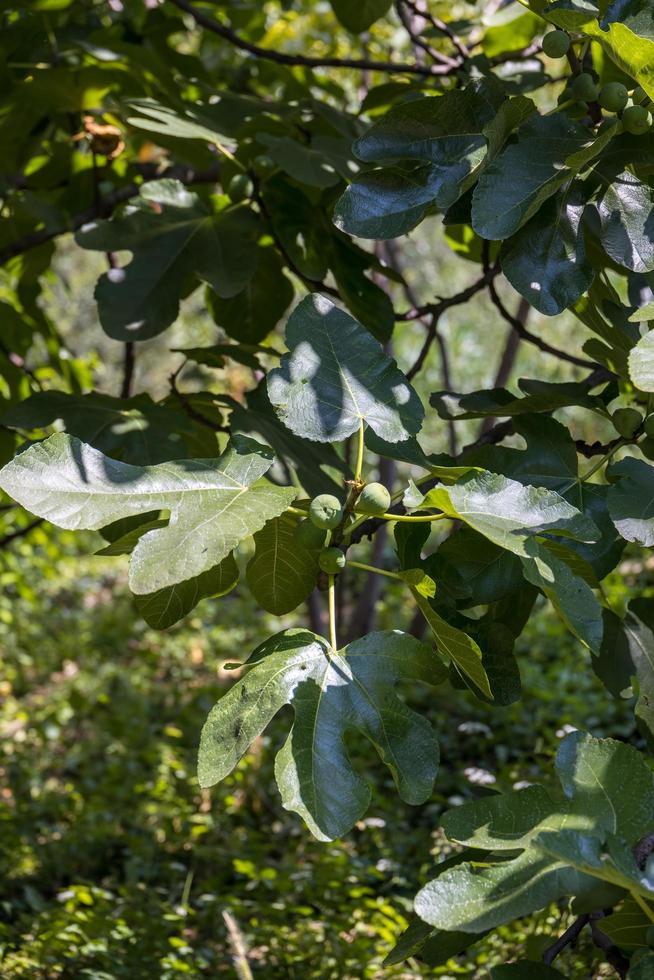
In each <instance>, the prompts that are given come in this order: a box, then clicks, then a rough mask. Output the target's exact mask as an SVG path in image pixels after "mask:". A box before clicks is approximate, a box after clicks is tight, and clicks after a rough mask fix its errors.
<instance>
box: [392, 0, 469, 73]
mask: <svg viewBox="0 0 654 980" xmlns="http://www.w3.org/2000/svg"><path fill="white" fill-rule="evenodd" d="M404 3H405V4H406V6H407V7H409V8H410V9H411V10H412V11H413V12H414V14H416V16H417V17H422V19H423V20H425V21H427V23H428V24H431V26H432V27H433V28H434V30H435V31H438V33H439V34H444V35H445V37H447V38H449V39H450V41H451V42H452V44H453V46H454V47H455V48H456V50H457V51H458V53H459V55H460V56H461V58H462V59H463V60H464V61H465V60H466V59H467V58H469V57H470V51H469V49H468V48H467V47H466V45H465V44H464V43H463V41H462V40H461V38H460V37H459V36H458V35H457V34H455V33H454V31H453V30H452V28H451V27H450V26H449V24H446V23H445V21H444V20H441V19H440V17H435V16H434V15H433V14H431V13H430V12H429V11H428V10H426V9H424V10H423V8H422V7H420V6H419V5H418V3H417V2H416V0H404Z"/></svg>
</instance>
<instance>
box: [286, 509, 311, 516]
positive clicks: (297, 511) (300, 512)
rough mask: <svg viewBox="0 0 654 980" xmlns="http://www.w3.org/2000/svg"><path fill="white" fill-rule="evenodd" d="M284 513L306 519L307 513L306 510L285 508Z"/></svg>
mask: <svg viewBox="0 0 654 980" xmlns="http://www.w3.org/2000/svg"><path fill="white" fill-rule="evenodd" d="M286 513H287V514H297V515H298V517H306V516H307V514H308V511H306V510H300V508H299V507H287V508H286Z"/></svg>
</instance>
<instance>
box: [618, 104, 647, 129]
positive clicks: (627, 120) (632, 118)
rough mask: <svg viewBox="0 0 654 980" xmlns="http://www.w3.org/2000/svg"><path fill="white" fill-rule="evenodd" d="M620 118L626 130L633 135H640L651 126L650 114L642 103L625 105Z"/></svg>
mask: <svg viewBox="0 0 654 980" xmlns="http://www.w3.org/2000/svg"><path fill="white" fill-rule="evenodd" d="M621 118H622V125H623V126H624V128H625V129H626V131H627V132H628V133H632V134H633V135H634V136H641V135H642V134H643V133H646V132H647V131H648V129H651V127H652V114H651V113H650V112H649V110H647V109H646V108H645V106H643V105H630V106H627V108H626V109H625V111H624V112H623V113H622V117H621Z"/></svg>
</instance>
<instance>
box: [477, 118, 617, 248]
mask: <svg viewBox="0 0 654 980" xmlns="http://www.w3.org/2000/svg"><path fill="white" fill-rule="evenodd" d="M607 132H608V134H609V138H610V131H607ZM606 138H607V135H606V134H604V135H603V136H600V137H599V138H598V139H597V140H593V137H592V133H590V132H589V131H588V130H587V129H586V128H585V127H583V126H581V125H579V123H576V122H573V120H571V119H569V118H568V117H567V116H565V115H563V114H562V113H556V114H555V115H553V116H537V117H535V118H530V119H528V120H527V122H526V123H525V124H524V125H523V126H522V127H521V128H520V129H519V130H518V140H517V142H516V143H512V144H511V145H510V146H509V147H508V148H507V149H506V150H504V152H503V153H501V154H500V155H499V156H498V157H497V158H496V159H495V160H493V162H492V163H491V164H490V165H489V166H488V167H487V168H486V170H485V171H484V173H482V175H481V177H480V178H479V182H478V184H477V186H476V188H475V191H474V194H473V198H472V226H473V228H474V230H475V231H476V232H477V234H478V235H481V236H482V238H490V239H503V238H508V237H509V236H510V235H513V234H515V232H516V231H517V230H518V229H519V228H520V227H522V225H524V224H525V223H526V222H527V221H528V220H529V218H531V216H532V215H534V214H535V213H536V212H537V211H538V209H539V208H540V207H541V205H542V204H543V203H544V202H545V201H546V200H547V199H548V198H549V197H551V196H552V195H553V194H555V193H556V192H557V190H558V189H559V188H560V187H562V185H563V184H565V183H566V182H567V181H568V180H570V179H571V177H573V176H574V174H575V173H577V172H578V171H579V170H581V168H582V167H583V166H584V165H585V163H586V162H588V161H589V160H590V159H592V157H593V156H594V155H596V154H597V153H598V152H599V151H600V149H601V147H602V145H603V144H604V142H605V140H606Z"/></svg>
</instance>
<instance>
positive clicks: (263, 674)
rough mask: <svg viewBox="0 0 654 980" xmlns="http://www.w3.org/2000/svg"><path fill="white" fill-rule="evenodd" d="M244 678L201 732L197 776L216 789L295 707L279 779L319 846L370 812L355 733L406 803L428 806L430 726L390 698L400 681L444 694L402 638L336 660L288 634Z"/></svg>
mask: <svg viewBox="0 0 654 980" xmlns="http://www.w3.org/2000/svg"><path fill="white" fill-rule="evenodd" d="M248 667H249V669H248V671H247V673H246V674H245V676H244V677H243V678H242V679H241V680H240V681H239V682H238V683H237V684H236V685H235V686H234V687H233V688H232V690H231V691H229V692H228V693H227V694H226V695H225V696H224V697H223V698H222V699H221V700H220V701H219V702H218V704H217V705H216V706H215V707H214V708H213V709H212V711H211V713H210V715H209V717H208V719H207V722H206V724H205V726H204V729H203V732H202V739H201V742H200V754H199V760H198V775H199V779H200V783H201V785H203V786H212V785H213V784H214V783H217V782H219V781H220V780H221V779H224V777H225V776H226V775H228V773H230V772H231V771H232V769H233V768H234V766H236V764H237V763H238V761H239V759H240V758H241V757H242V756H243V754H244V753H245V752H246V751H247V749H248V747H249V745H250V743H251V742H252V741H253V740H254V739H255V738H256V737H257V736H258V735H259V734H260V733H261V732H262V731H263V730H264V728H265V727H266V726H267V725H268V723H269V722H270V721H271V720H272V718H273V717H274V716H275V715H276V714H277V712H278V711H279V710H280V709H281V708H282V707H283V706H284V705H285V704H291V705H292V706H293V709H294V711H295V723H294V725H293V728H292V731H291V733H290V735H289V737H288V739H287V741H286V743H285V745H284V746H283V748H282V749H281V751H280V753H279V755H278V756H277V761H276V765H275V773H276V777H277V783H278V785H279V788H280V792H281V794H282V802H283V804H284V806H285V807H286V809H288V810H292V811H294V812H296V813H299V814H300V815H301V816H302V817H303V819H304V820H305V821H306V823H307V825H308V827H309V829H310V830H311V832H312V833H313V834H314V835H315V836H316V837H317V838H318V839H320V840H333V839H334V838H336V837H341V836H342V835H343V834H346V833H347V832H348V830H350V828H351V827H352V826H353V824H354V823H355V822H356V821H357V820H358V819H359V818H360V817H362V816H363V814H364V813H365V812H366V810H367V808H368V805H369V803H370V788H369V786H368V785H367V784H366V782H365V780H363V779H362V778H361V777H360V776H359V775H357V773H356V772H355V771H354V769H353V768H352V764H351V762H350V760H349V758H348V755H347V751H346V748H345V742H344V736H345V732H346V731H347V730H351V729H356V730H357V731H359V732H360V733H361V734H362V735H364V736H365V737H366V738H367V739H369V740H370V741H371V742H372V744H373V745H374V746H375V747H376V749H377V751H378V752H379V754H380V756H381V758H382V760H383V761H384V763H385V764H386V765H387V766H388V767H389V769H390V770H391V772H392V774H393V778H394V780H395V783H396V786H397V789H398V792H399V794H400V796H401V797H402V799H404V800H405V801H406V802H407V803H414V804H417V803H423V802H424V801H425V800H426V799H427V798H428V796H429V794H430V793H431V789H432V785H433V781H434V777H435V775H436V770H437V766H438V743H437V741H436V738H435V736H434V733H433V730H432V728H431V725H430V724H429V722H427V721H426V720H425V719H424V718H421V717H420V716H419V715H416V714H415V713H414V712H413V711H411V710H410V709H409V708H407V707H406V705H405V704H404V702H403V701H401V700H400V698H399V697H397V695H396V694H395V693H394V692H393V687H394V685H395V684H396V683H397V682H398V681H404V680H407V681H408V680H412V681H422V682H424V683H426V684H438V683H440V682H441V681H442V680H443V679H444V676H445V672H444V670H443V668H442V666H441V665H440V664H439V661H438V659H437V657H436V656H435V654H434V653H433V651H432V650H431V649H430V648H429V647H427V646H425V645H424V644H423V643H420V642H419V641H418V640H416V639H415V638H414V637H412V636H409V635H407V634H404V633H399V632H396V631H386V632H383V633H371V634H369V635H368V636H365V637H363V638H362V639H360V640H356V641H355V642H354V643H351V644H350V645H349V646H347V647H345V648H344V649H342V650H340V651H336V650H332V649H331V648H330V647H329V645H328V644H327V642H326V641H325V640H324V639H323V638H322V637H320V636H316V635H315V634H314V633H310V632H308V631H307V630H288V631H286V632H284V633H280V634H278V635H277V636H274V637H272V639H270V640H267V641H266V642H265V643H263V644H262V645H261V646H260V647H259V648H258V649H257V650H255V651H254V653H253V654H252V656H251V657H250V659H249V661H248Z"/></svg>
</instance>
